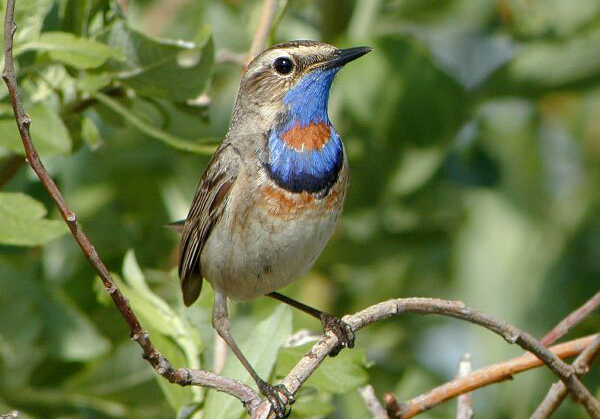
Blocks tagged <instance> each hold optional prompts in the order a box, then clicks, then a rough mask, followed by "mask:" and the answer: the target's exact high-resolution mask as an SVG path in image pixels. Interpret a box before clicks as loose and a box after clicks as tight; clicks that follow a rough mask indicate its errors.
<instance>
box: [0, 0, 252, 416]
mask: <svg viewBox="0 0 600 419" xmlns="http://www.w3.org/2000/svg"><path fill="white" fill-rule="evenodd" d="M14 7H15V0H8V1H7V4H6V16H5V20H4V59H5V66H4V71H3V72H2V78H3V79H4V81H5V83H6V86H7V87H8V92H9V95H10V99H11V103H12V107H13V112H14V114H15V119H16V121H17V127H18V129H19V133H20V135H21V140H22V141H23V147H24V148H25V155H26V156H27V161H28V162H29V164H30V165H31V167H32V169H33V170H34V171H35V173H36V175H37V176H38V177H39V178H40V181H41V182H42V184H43V185H44V187H45V188H46V190H47V191H48V193H49V194H50V196H51V197H52V200H53V201H54V203H55V204H56V206H57V208H58V211H59V212H60V215H61V216H62V218H63V219H64V220H65V222H66V223H67V225H68V226H69V229H70V230H71V234H72V235H73V237H74V238H75V240H76V241H77V244H79V247H81V250H82V251H83V253H84V254H85V257H86V258H87V259H88V261H89V262H90V264H91V265H92V267H93V268H94V270H95V271H96V273H97V274H98V276H99V277H100V279H101V280H102V284H103V285H104V289H105V290H106V292H107V293H108V294H109V295H110V297H111V298H112V300H113V302H114V303H115V305H116V307H117V309H118V310H119V312H120V313H121V316H122V317H123V319H124V320H125V322H126V323H127V324H128V325H129V329H130V333H131V338H132V339H133V340H134V341H136V342H137V343H138V345H140V347H141V348H142V350H143V356H144V359H146V360H147V361H148V362H149V363H150V364H151V365H152V367H153V368H154V370H155V371H156V372H157V373H158V374H160V375H161V376H163V377H164V378H166V379H167V380H169V381H170V382H171V383H175V384H179V385H182V386H185V385H201V386H205V387H211V388H215V389H217V390H219V391H223V392H226V393H228V394H230V395H232V396H234V397H237V398H238V399H239V400H240V401H241V402H242V403H244V404H245V405H246V407H247V408H248V409H250V410H252V409H253V407H254V406H256V405H257V404H258V403H259V401H260V399H259V397H258V395H257V394H256V393H255V392H254V391H253V390H252V389H251V388H250V387H248V386H247V385H246V384H244V383H242V382H240V381H237V380H232V379H228V378H225V377H220V376H218V375H216V374H213V373H210V372H205V371H196V370H190V369H188V368H178V369H175V368H173V367H172V366H171V364H170V363H169V361H168V360H167V359H166V358H165V357H164V356H163V355H161V353H160V352H159V351H158V350H157V349H156V348H155V347H154V346H153V345H152V342H151V341H150V337H149V336H148V333H146V332H145V331H144V330H143V329H142V326H141V324H140V322H139V320H138V319H137V317H136V315H135V314H134V312H133V311H132V309H131V306H130V305H129V301H128V300H127V298H125V296H123V294H121V292H120V291H119V289H118V288H117V286H116V284H115V283H114V281H113V279H112V277H111V275H110V273H109V271H108V269H107V268H106V266H105V265H104V262H103V261H102V259H100V256H99V255H98V253H97V252H96V249H94V246H93V245H92V244H91V242H90V241H89V239H88V238H87V236H86V235H85V233H84V232H83V230H82V229H81V226H80V225H79V223H78V222H77V218H76V217H75V213H73V212H72V211H71V210H70V209H69V207H68V206H67V203H66V202H65V200H64V198H63V196H62V194H61V192H60V190H59V189H58V187H57V186H56V183H54V180H53V179H52V178H51V177H50V175H49V174H48V172H47V171H46V169H45V168H44V165H43V164H42V162H41V160H40V158H39V156H38V153H37V151H36V149H35V146H34V145H33V142H32V139H31V135H30V132H29V125H30V124H31V118H30V117H29V115H27V114H26V113H25V110H24V109H23V104H22V102H21V99H20V96H19V90H18V88H17V80H16V75H15V68H14V61H13V54H12V49H13V36H14V34H15V32H16V30H17V25H16V24H15V20H14Z"/></svg>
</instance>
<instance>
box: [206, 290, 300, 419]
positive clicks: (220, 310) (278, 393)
mask: <svg viewBox="0 0 600 419" xmlns="http://www.w3.org/2000/svg"><path fill="white" fill-rule="evenodd" d="M212 322H213V327H214V328H215V330H216V331H217V333H218V334H219V336H221V337H222V338H223V340H224V341H225V342H226V343H227V345H229V347H230V348H231V350H232V351H233V353H234V354H235V356H237V358H238V359H239V360H240V362H241V363H242V365H243V366H244V368H246V370H247V371H248V372H249V373H250V375H251V376H252V379H253V380H254V382H255V383H256V385H257V386H258V389H259V390H260V392H261V393H262V394H263V395H264V396H265V397H266V398H267V400H269V402H270V403H271V406H272V407H273V410H274V411H275V414H276V415H277V418H278V419H283V418H286V417H288V415H289V414H290V409H286V405H288V404H293V403H294V402H295V401H296V400H295V398H294V395H293V394H292V393H291V392H290V391H289V390H288V389H287V388H286V387H285V386H284V385H283V384H278V385H276V386H272V385H270V384H269V383H267V382H266V381H264V380H263V379H261V378H260V377H259V376H258V374H257V373H256V371H255V370H254V368H252V365H250V363H249V362H248V360H247V359H246V357H245V356H244V354H243V353H242V351H241V350H240V348H239V347H238V346H237V344H236V343H235V341H234V340H233V337H232V336H231V333H230V330H229V312H228V310H227V297H226V296H225V295H224V294H222V293H220V292H218V291H216V290H215V302H214V306H213V318H212ZM282 397H283V398H282Z"/></svg>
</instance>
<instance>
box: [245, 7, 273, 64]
mask: <svg viewBox="0 0 600 419" xmlns="http://www.w3.org/2000/svg"><path fill="white" fill-rule="evenodd" d="M277 3H278V2H277V0H265V3H264V4H263V10H262V15H261V16H260V22H259V23H258V27H257V28H256V32H255V33H254V38H253V39H252V44H251V46H250V51H248V55H247V56H246V63H249V62H250V61H252V59H253V58H254V57H255V56H256V55H258V53H259V52H261V51H262V50H263V49H264V48H265V46H266V43H267V38H268V37H269V32H270V31H271V26H272V25H273V20H275V15H276V14H277Z"/></svg>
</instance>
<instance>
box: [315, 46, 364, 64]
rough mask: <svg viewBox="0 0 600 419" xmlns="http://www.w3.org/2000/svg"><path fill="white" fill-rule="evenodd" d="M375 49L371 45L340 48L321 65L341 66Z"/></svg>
mask: <svg viewBox="0 0 600 419" xmlns="http://www.w3.org/2000/svg"><path fill="white" fill-rule="evenodd" d="M371 51H373V48H371V47H354V48H346V49H338V50H336V51H335V52H334V53H333V56H332V57H331V58H330V59H328V60H327V61H325V62H324V63H323V64H322V65H321V66H319V67H320V68H321V69H327V68H333V67H341V66H343V65H345V64H347V63H349V62H350V61H354V60H356V59H357V58H359V57H362V56H363V55H365V54H366V53H368V52H371Z"/></svg>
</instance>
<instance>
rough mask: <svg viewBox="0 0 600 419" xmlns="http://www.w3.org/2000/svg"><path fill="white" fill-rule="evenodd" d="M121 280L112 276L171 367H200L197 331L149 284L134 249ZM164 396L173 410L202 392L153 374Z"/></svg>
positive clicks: (199, 340) (200, 342)
mask: <svg viewBox="0 0 600 419" xmlns="http://www.w3.org/2000/svg"><path fill="white" fill-rule="evenodd" d="M123 278H124V280H125V281H124V282H123V281H121V280H120V279H119V278H118V277H116V276H115V282H116V283H117V285H118V286H119V288H120V289H121V291H122V292H123V294H124V295H125V296H126V297H127V298H128V299H129V301H130V303H131V306H132V308H133V310H134V311H135V312H136V313H137V314H138V315H139V317H140V318H141V321H142V324H143V325H144V327H145V328H146V329H147V330H148V331H149V332H150V333H151V336H152V340H153V342H154V345H155V346H156V347H157V348H158V349H159V351H160V352H161V353H162V354H163V355H165V356H166V357H167V359H169V361H170V362H171V363H172V364H173V365H174V366H176V367H177V366H185V367H188V368H195V369H199V368H200V355H201V352H202V341H201V339H200V336H199V335H198V333H197V331H196V330H195V329H194V328H193V327H192V326H191V325H190V324H189V323H188V322H187V321H186V320H185V319H184V318H183V317H182V316H180V315H179V314H177V313H175V312H174V311H173V309H172V308H171V307H170V306H169V305H168V304H167V303H166V302H165V301H164V300H163V299H162V298H160V297H159V296H158V295H156V294H155V293H154V292H152V290H151V289H150V288H149V287H148V284H147V283H146V279H145V277H144V274H143V272H142V271H141V269H140V267H139V266H138V264H137V261H136V259H135V255H134V253H133V251H128V252H127V254H126V255H125V259H124V261H123ZM156 379H157V381H158V384H159V385H160V386H161V389H162V390H163V392H164V394H165V396H166V397H167V399H168V400H169V403H170V404H171V406H172V407H173V409H174V410H176V411H177V410H179V409H181V408H182V407H184V406H187V405H189V404H191V403H198V402H201V401H202V397H203V391H202V389H200V388H198V387H185V388H184V387H181V386H178V385H174V384H171V383H169V382H168V381H166V380H165V379H164V378H162V377H160V376H158V375H157V376H156Z"/></svg>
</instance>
